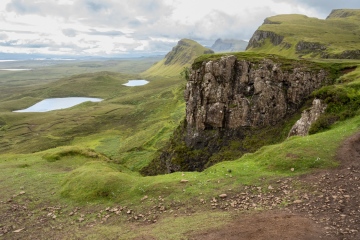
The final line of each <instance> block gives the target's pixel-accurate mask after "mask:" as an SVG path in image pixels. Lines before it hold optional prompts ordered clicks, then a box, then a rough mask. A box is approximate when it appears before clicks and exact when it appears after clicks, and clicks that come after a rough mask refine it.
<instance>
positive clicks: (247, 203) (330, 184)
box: [0, 132, 360, 240]
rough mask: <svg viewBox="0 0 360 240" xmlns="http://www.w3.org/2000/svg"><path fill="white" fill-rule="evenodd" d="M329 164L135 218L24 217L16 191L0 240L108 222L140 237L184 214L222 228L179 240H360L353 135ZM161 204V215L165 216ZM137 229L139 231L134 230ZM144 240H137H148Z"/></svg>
mask: <svg viewBox="0 0 360 240" xmlns="http://www.w3.org/2000/svg"><path fill="white" fill-rule="evenodd" d="M337 158H338V160H339V161H340V163H341V165H340V166H339V167H338V168H336V169H333V170H320V171H317V172H314V173H311V174H307V175H303V176H300V177H297V178H284V179H279V180H276V181H274V182H271V183H269V185H268V186H264V185H262V186H241V189H237V190H236V193H233V194H230V193H229V194H228V195H227V196H226V197H220V196H214V198H212V199H201V200H200V201H199V202H192V203H191V209H188V207H189V206H187V205H184V206H182V205H176V204H175V205H174V206H172V205H171V204H168V203H167V202H166V199H160V197H159V199H158V202H154V204H155V205H154V207H152V208H151V209H149V211H145V210H143V212H141V213H142V214H140V213H139V212H138V213H136V212H135V210H134V211H132V210H129V208H126V207H118V206H113V207H107V208H106V209H93V207H91V206H90V207H84V208H83V209H80V208H75V209H69V208H67V207H66V206H43V207H41V208H39V209H29V208H28V205H30V204H31V201H32V199H31V198H28V197H27V194H26V193H25V191H22V192H20V193H19V194H16V195H14V196H13V197H11V198H10V199H8V200H6V201H0V239H71V238H72V239H78V238H79V236H77V235H75V236H72V235H71V233H72V232H75V233H76V234H79V232H84V234H85V235H86V234H87V233H88V232H87V231H91V228H92V227H94V226H99V225H102V224H104V227H105V225H106V226H109V225H111V224H115V223H114V222H112V221H116V219H118V218H121V219H124V221H128V222H129V224H132V223H134V225H133V226H134V229H136V228H139V229H138V230H139V231H140V230H143V229H142V226H152V224H159V223H160V222H161V219H166V218H171V217H172V218H175V217H176V215H178V214H179V215H181V214H184V211H183V210H184V209H183V208H185V210H186V211H188V212H189V211H190V210H191V211H190V212H194V213H195V212H196V211H205V213H206V212H209V211H228V212H230V213H231V214H230V216H231V219H229V221H228V222H229V223H228V224H227V225H225V226H224V227H217V228H213V229H199V230H198V231H189V232H187V233H186V234H185V235H184V239H196V240H205V239H206V240H212V239H224V240H232V239H240V240H241V239H252V240H263V239H264V240H265V239H266V240H268V239H276V240H281V239H288V240H292V239H299V240H307V239H309V240H311V239H327V240H332V239H360V233H359V232H360V184H359V181H360V132H359V133H358V134H355V135H354V136H352V137H350V138H349V139H347V140H346V141H345V142H344V143H343V145H342V146H341V147H340V148H339V150H338V153H337ZM264 188H266V189H264ZM234 192H235V191H234ZM165 203H166V205H167V206H168V207H169V209H165V207H164V206H165ZM285 203H290V204H288V205H286V206H285ZM179 207H180V208H179ZM150 212H151V213H150ZM190 217H191V216H189V218H190ZM55 219H56V220H55ZM126 219H127V220H126ZM157 220H159V221H157ZM138 222H139V223H140V222H141V223H142V224H140V225H137V224H136V223H138ZM144 224H145V225H144ZM219 225H221V224H219ZM140 228H141V229H140ZM145 231H146V230H145ZM150 234H151V233H150V232H149V235H147V234H145V235H144V236H143V237H142V235H141V238H137V239H156V237H155V236H154V237H153V236H151V235H150ZM85 235H84V236H85ZM80 239H81V237H80ZM114 239H117V238H115V237H114Z"/></svg>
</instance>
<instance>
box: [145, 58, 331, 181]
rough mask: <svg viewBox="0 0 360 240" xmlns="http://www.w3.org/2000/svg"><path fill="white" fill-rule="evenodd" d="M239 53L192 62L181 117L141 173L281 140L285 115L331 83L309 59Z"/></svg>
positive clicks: (197, 167) (183, 167) (196, 167)
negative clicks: (196, 62)
mask: <svg viewBox="0 0 360 240" xmlns="http://www.w3.org/2000/svg"><path fill="white" fill-rule="evenodd" d="M243 55H244V56H248V55H246V54H243ZM244 56H242V55H241V54H238V55H237V56H233V55H231V56H223V57H221V58H220V57H219V59H216V60H210V61H204V62H202V63H200V64H201V66H200V67H198V65H196V64H194V65H193V69H192V71H191V74H190V78H189V81H188V82H187V85H186V89H185V92H184V97H185V100H186V119H185V122H184V123H183V125H182V126H180V127H179V128H178V129H177V130H176V131H175V133H174V136H173V138H172V139H171V141H170V143H169V144H168V146H166V147H165V148H164V149H163V150H162V152H161V153H160V154H159V156H158V158H156V159H155V160H154V162H153V163H152V164H150V165H149V167H147V168H146V169H145V170H144V171H143V173H145V174H150V175H153V174H159V173H169V172H174V171H201V170H203V169H204V168H205V167H207V166H210V165H211V164H213V163H216V162H218V161H222V160H230V159H231V156H233V155H231V154H233V153H234V152H236V151H238V152H239V153H240V154H244V153H245V152H249V151H255V150H256V149H257V148H259V147H261V146H263V145H266V144H271V143H275V142H276V141H281V140H283V139H285V138H286V137H287V135H288V132H289V130H290V129H288V130H287V131H286V133H285V134H284V137H283V138H281V137H280V135H281V132H284V126H285V125H286V124H285V122H286V120H287V119H290V118H291V117H292V116H293V115H294V114H295V113H300V108H301V107H302V106H303V104H304V102H305V101H306V99H308V97H309V95H310V94H311V93H312V92H313V91H314V90H315V89H318V88H320V87H322V86H324V85H327V84H329V83H330V82H331V80H330V77H329V73H328V71H327V70H324V69H321V68H320V67H319V66H317V65H316V64H315V63H311V64H310V63H309V62H306V61H296V60H288V59H283V58H279V57H274V56H273V57H271V56H270V55H266V56H268V57H264V58H255V59H254V58H253V59H251V60H250V59H247V58H246V57H244ZM263 138H266V139H270V140H269V141H268V140H264V139H263ZM274 139H277V140H276V141H275V140H274ZM272 140H274V141H272ZM255 145H256V146H255ZM224 149H228V151H224ZM220 153H221V154H222V155H221V156H218V155H217V154H220ZM229 155H231V156H230V157H229ZM214 156H215V157H214ZM238 156H239V155H236V157H238ZM227 158H230V159H227ZM154 169H155V170H154Z"/></svg>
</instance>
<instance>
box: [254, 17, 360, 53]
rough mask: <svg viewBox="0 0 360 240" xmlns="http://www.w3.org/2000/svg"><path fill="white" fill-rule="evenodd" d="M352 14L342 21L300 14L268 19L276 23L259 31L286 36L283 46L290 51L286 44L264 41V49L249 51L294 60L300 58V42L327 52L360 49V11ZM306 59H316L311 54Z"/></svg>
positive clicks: (340, 19) (262, 26)
mask: <svg viewBox="0 0 360 240" xmlns="http://www.w3.org/2000/svg"><path fill="white" fill-rule="evenodd" d="M347 11H348V10H347ZM350 12H353V15H352V16H347V17H341V18H340V17H339V15H336V14H334V15H333V16H332V17H330V18H328V19H326V20H321V19H317V18H310V17H307V16H304V15H297V14H288V15H278V16H274V17H270V18H268V20H269V21H271V22H273V23H276V24H263V25H261V26H260V27H259V30H262V31H271V32H275V33H276V34H278V35H280V36H284V39H283V43H284V42H286V43H289V44H291V45H292V46H291V48H289V49H287V48H286V47H284V45H283V44H280V45H278V46H274V45H273V44H271V43H270V42H265V45H264V46H262V47H259V48H250V49H248V51H254V52H262V53H273V54H279V55H283V56H286V57H293V58H295V57H297V56H298V54H297V53H296V49H295V46H296V44H297V43H298V42H299V41H300V40H302V41H305V42H315V43H320V44H322V45H325V46H326V47H327V50H326V52H328V53H341V52H343V51H345V50H358V49H360V24H359V23H360V21H359V20H360V10H352V11H350ZM339 14H340V12H339ZM330 16H331V15H330ZM303 57H313V55H312V54H311V53H310V54H308V55H304V56H303Z"/></svg>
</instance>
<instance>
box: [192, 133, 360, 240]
mask: <svg viewBox="0 0 360 240" xmlns="http://www.w3.org/2000/svg"><path fill="white" fill-rule="evenodd" d="M337 159H338V160H339V161H340V166H339V167H338V168H336V169H333V170H326V171H325V170H323V171H317V172H315V173H311V174H307V175H304V176H301V177H299V178H294V179H285V180H282V181H278V182H277V183H278V185H274V186H269V188H270V189H269V191H268V192H267V193H265V194H259V193H258V194H256V193H255V194H254V190H256V187H253V189H252V191H253V196H252V197H250V199H253V200H251V201H249V199H247V198H248V197H249V196H250V195H249V193H248V192H245V193H244V194H243V195H241V194H240V195H237V196H232V197H230V198H229V199H226V200H224V201H222V202H220V203H215V204H216V205H215V207H218V206H219V207H220V208H222V209H224V210H234V209H235V210H237V209H241V210H244V209H245V210H246V209H249V208H253V209H256V207H261V208H265V209H269V210H268V211H262V212H261V213H258V214H252V215H247V216H244V215H240V216H239V217H237V218H236V219H234V221H232V223H231V224H230V225H227V226H225V227H223V228H216V229H211V230H207V231H199V232H197V233H189V237H190V238H191V239H200V240H201V239H207V240H211V239H253V240H260V239H360V234H359V231H360V184H359V181H360V133H358V134H355V135H354V136H352V137H350V138H349V139H347V140H346V141H345V142H344V143H343V145H342V146H341V147H340V148H339V150H338V152H337ZM275 184H276V183H275ZM296 185H301V186H305V189H304V190H303V191H302V190H301V189H300V190H299V189H294V186H296ZM250 189H251V187H250ZM306 190H310V191H306ZM283 200H286V201H288V202H292V204H290V205H289V206H287V207H285V208H283V209H282V210H277V211H274V210H271V209H273V208H274V207H275V208H276V207H277V205H276V202H277V201H283ZM249 206H250V207H249ZM213 207H214V203H213Z"/></svg>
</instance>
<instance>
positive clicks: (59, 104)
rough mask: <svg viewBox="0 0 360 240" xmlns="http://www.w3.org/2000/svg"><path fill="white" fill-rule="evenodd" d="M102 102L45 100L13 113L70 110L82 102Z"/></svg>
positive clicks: (66, 99) (70, 98)
mask: <svg viewBox="0 0 360 240" xmlns="http://www.w3.org/2000/svg"><path fill="white" fill-rule="evenodd" d="M102 100H103V99H101V98H88V97H67V98H47V99H44V100H42V101H40V102H38V103H36V104H35V105H33V106H31V107H29V108H26V109H22V110H17V111H14V112H48V111H52V110H59V109H65V108H70V107H73V106H75V105H78V104H80V103H83V102H88V101H90V102H101V101H102Z"/></svg>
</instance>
